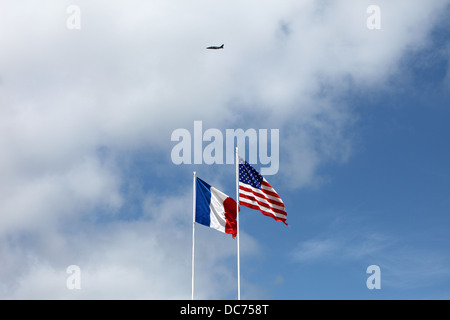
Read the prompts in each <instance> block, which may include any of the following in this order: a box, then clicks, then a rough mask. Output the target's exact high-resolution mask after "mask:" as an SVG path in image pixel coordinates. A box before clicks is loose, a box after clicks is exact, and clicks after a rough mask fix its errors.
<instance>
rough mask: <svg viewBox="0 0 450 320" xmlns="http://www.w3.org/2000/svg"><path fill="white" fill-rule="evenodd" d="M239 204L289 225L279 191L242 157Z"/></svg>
mask: <svg viewBox="0 0 450 320" xmlns="http://www.w3.org/2000/svg"><path fill="white" fill-rule="evenodd" d="M239 204H240V205H243V206H246V207H249V208H251V209H256V210H259V211H261V213H262V214H264V215H266V216H269V217H272V218H274V219H275V220H277V221H282V222H283V223H284V224H285V225H287V223H286V219H287V213H286V209H285V207H284V203H283V201H282V200H281V198H280V196H279V195H278V193H277V192H276V191H275V189H274V188H273V187H272V186H271V185H270V184H269V182H267V180H266V179H265V178H264V177H263V176H262V175H261V174H259V172H258V171H256V170H255V168H253V167H252V166H251V165H249V164H248V162H247V161H245V160H243V159H242V158H240V157H239Z"/></svg>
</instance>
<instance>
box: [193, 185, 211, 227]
mask: <svg viewBox="0 0 450 320" xmlns="http://www.w3.org/2000/svg"><path fill="white" fill-rule="evenodd" d="M210 203H211V186H210V185H209V184H207V183H206V182H205V181H203V180H202V179H200V178H197V182H196V196H195V222H197V223H200V224H203V225H205V226H207V227H209V226H210V225H211V217H210V213H211V207H210Z"/></svg>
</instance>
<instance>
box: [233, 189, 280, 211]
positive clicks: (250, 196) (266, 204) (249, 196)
mask: <svg viewBox="0 0 450 320" xmlns="http://www.w3.org/2000/svg"><path fill="white" fill-rule="evenodd" d="M239 190H240V194H241V195H242V197H243V198H245V199H249V200H254V201H257V202H258V203H259V204H261V205H262V206H264V207H267V208H268V209H274V210H279V211H280V212H281V213H282V212H286V210H285V208H284V205H283V206H280V205H279V202H276V203H275V202H273V201H270V200H269V199H267V198H266V197H265V196H264V195H259V194H255V193H254V192H248V191H246V190H245V191H244V190H242V188H239Z"/></svg>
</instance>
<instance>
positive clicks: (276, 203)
mask: <svg viewBox="0 0 450 320" xmlns="http://www.w3.org/2000/svg"><path fill="white" fill-rule="evenodd" d="M239 190H240V193H241V194H243V195H247V196H255V197H258V198H260V199H262V200H263V201H264V202H266V203H268V204H273V205H274V206H275V208H278V209H280V210H285V207H284V203H283V202H280V201H279V200H278V199H275V200H274V199H272V198H271V196H267V195H265V194H263V193H260V192H258V191H254V190H251V189H248V188H245V187H242V186H239Z"/></svg>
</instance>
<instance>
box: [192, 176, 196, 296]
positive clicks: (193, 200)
mask: <svg viewBox="0 0 450 320" xmlns="http://www.w3.org/2000/svg"><path fill="white" fill-rule="evenodd" d="M196 178H197V173H196V172H195V171H194V178H193V183H192V188H193V189H192V190H193V196H192V288H191V289H192V290H191V300H194V250H195V200H196V192H197V190H196Z"/></svg>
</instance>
